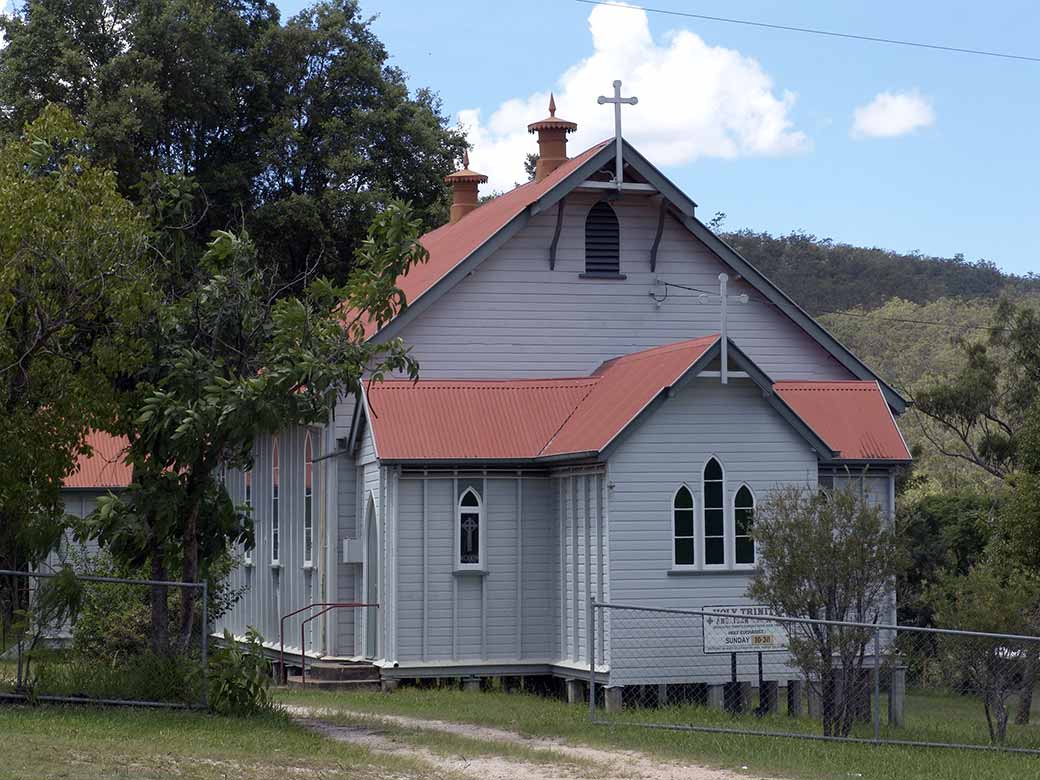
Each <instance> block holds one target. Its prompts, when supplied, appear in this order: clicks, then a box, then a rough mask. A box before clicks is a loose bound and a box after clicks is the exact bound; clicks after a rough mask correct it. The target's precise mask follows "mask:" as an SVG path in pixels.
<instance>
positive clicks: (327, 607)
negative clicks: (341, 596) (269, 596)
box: [278, 601, 379, 685]
mask: <svg viewBox="0 0 1040 780" xmlns="http://www.w3.org/2000/svg"><path fill="white" fill-rule="evenodd" d="M315 607H321V608H322V610H321V612H319V613H318V614H317V615H310V616H309V617H307V618H305V619H304V621H303V622H302V623H300V667H301V671H303V672H304V673H306V672H305V670H306V668H307V649H306V648H305V647H304V643H303V627H304V626H305V625H307V623H309V622H310V621H311V620H313V619H314V618H317V617H321V616H322V615H324V614H325V613H326V612H329V611H331V610H333V609H344V608H350V609H356V608H358V607H375V608H376V609H378V608H379V605H378V604H366V603H364V602H360V601H315V602H312V603H310V604H308V605H306V606H304V607H300V608H299V609H294V610H293V611H292V612H288V613H286V614H284V615H282V618H281V620H280V621H279V623H278V678H279V679H280V680H281V681H282V685H285V684H286V683H287V682H288V679H289V678H288V674H287V673H286V668H285V621H286V620H288V619H289V618H291V617H295V616H296V615H299V614H300V613H301V612H306V611H307V610H308V609H314V608H315Z"/></svg>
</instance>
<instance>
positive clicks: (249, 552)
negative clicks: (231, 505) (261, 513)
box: [242, 469, 256, 566]
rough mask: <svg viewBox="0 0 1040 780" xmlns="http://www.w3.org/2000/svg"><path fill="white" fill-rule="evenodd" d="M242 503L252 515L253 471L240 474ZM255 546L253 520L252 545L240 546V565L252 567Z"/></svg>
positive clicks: (249, 470)
mask: <svg viewBox="0 0 1040 780" xmlns="http://www.w3.org/2000/svg"><path fill="white" fill-rule="evenodd" d="M242 503H243V504H245V505H246V506H247V507H249V514H250V516H252V514H253V470H252V469H246V470H245V471H243V472H242ZM255 546H256V520H253V544H252V546H250V545H249V544H244V545H242V563H244V564H245V565H246V566H252V565H253V548H254V547H255Z"/></svg>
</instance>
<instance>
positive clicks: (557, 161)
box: [527, 92, 578, 181]
mask: <svg viewBox="0 0 1040 780" xmlns="http://www.w3.org/2000/svg"><path fill="white" fill-rule="evenodd" d="M577 129H578V126H577V125H576V124H574V122H568V121H567V120H566V119H559V118H557V116H556V96H555V95H554V94H553V93H552V92H550V93H549V116H547V117H546V118H545V119H540V120H539V121H537V122H532V123H531V124H529V125H528V126H527V132H529V133H538V165H537V166H536V168H535V175H534V180H535V181H541V180H542V179H544V178H545V177H546V176H548V175H549V174H550V173H552V172H553V171H554V170H556V168H557V167H558V166H560V165H562V164H563V163H565V162H567V133H573V132H574V131H575V130H577Z"/></svg>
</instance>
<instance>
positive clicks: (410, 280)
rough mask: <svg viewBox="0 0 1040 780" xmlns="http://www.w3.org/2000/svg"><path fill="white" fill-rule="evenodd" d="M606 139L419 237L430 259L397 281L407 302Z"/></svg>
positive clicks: (370, 328) (369, 332)
mask: <svg viewBox="0 0 1040 780" xmlns="http://www.w3.org/2000/svg"><path fill="white" fill-rule="evenodd" d="M608 143H610V142H609V141H603V142H602V143H598V144H596V145H595V146H593V147H590V148H589V149H586V150H585V151H584V152H582V153H581V154H579V155H578V156H577V157H573V158H571V159H570V160H568V161H567V162H565V163H564V164H563V165H561V166H560V167H559V168H557V169H556V170H554V171H553V172H552V173H550V174H549V175H548V176H546V177H545V178H544V179H542V180H541V181H532V182H528V183H526V184H521V185H520V186H519V187H516V188H514V189H512V190H510V191H509V192H506V193H504V194H502V195H499V196H498V197H497V198H494V199H492V200H489V201H487V202H486V203H483V204H482V205H480V206H479V207H477V208H476V209H474V210H473V211H471V212H470V213H469V214H467V215H466V216H464V217H463V218H462V219H460V220H459V221H458V222H455V223H454V224H451V223H449V224H446V225H442V226H441V227H439V228H437V229H435V230H431V231H430V232H429V233H427V234H426V235H424V236H423V237H422V238H420V239H419V241H420V243H421V244H422V245H423V246H424V247H425V248H426V251H427V252H429V253H430V257H429V260H427V261H426V262H425V263H421V264H419V265H416V266H413V267H412V268H411V269H410V270H409V272H408V273H407V274H405V275H404V276H401V277H399V278H398V280H397V286H398V287H400V288H401V290H402V291H403V292H404V294H405V299H406V300H407V301H408V303H409V304H413V303H415V301H416V300H418V298H419V297H420V296H421V295H422V294H423V293H425V292H426V291H427V290H429V289H430V288H431V287H433V286H434V285H435V284H436V283H437V282H439V281H440V280H441V279H442V278H444V276H445V275H447V274H448V273H449V272H450V271H451V269H453V268H454V267H455V266H457V265H458V264H459V263H461V262H462V261H463V260H465V259H466V258H467V257H469V255H470V254H472V253H473V251H474V250H476V249H477V248H478V247H480V246H481V245H482V244H483V243H484V242H485V241H488V240H489V239H491V238H492V237H493V236H494V235H495V234H496V233H498V231H499V230H501V229H502V228H503V227H505V226H506V225H507V224H508V223H509V221H510V220H511V219H513V217H515V216H516V215H517V214H519V213H520V212H521V211H523V210H524V209H525V208H527V207H528V206H530V205H531V204H532V203H534V202H535V201H536V200H538V199H539V198H541V197H542V196H543V195H545V194H546V193H547V192H549V190H551V189H552V188H553V187H555V186H556V185H557V184H559V183H560V182H561V181H563V180H564V179H565V178H567V176H569V175H570V174H571V173H573V172H574V170H575V169H577V168H579V167H580V166H581V165H582V164H583V163H584V162H586V161H587V160H588V159H589V158H591V157H592V156H593V155H595V154H596V152H598V151H599V150H600V149H602V148H603V147H604V146H605V145H606V144H608ZM374 334H375V327H374V324H373V323H368V324H367V325H366V335H368V336H372V335H374Z"/></svg>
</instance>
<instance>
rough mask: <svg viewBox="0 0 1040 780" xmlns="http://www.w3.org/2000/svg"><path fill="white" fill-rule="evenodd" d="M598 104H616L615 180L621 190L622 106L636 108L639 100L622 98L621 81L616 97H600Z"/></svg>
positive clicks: (616, 82)
mask: <svg viewBox="0 0 1040 780" xmlns="http://www.w3.org/2000/svg"><path fill="white" fill-rule="evenodd" d="M596 102H597V103H599V104H600V105H601V106H602V105H604V104H605V103H613V104H614V148H615V151H616V153H615V157H614V171H615V172H614V179H615V180H616V182H617V188H618V189H619V190H620V189H621V182H622V181H623V179H622V177H623V170H624V162H623V161H622V159H621V104H622V103H627V104H628V105H630V106H634V105H635V104H636V103H638V102H639V98H637V97H621V81H620V80H617V81H615V82H614V96H613V97H607V96H605V95H600V96H599V97H598V98H597V99H596Z"/></svg>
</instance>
